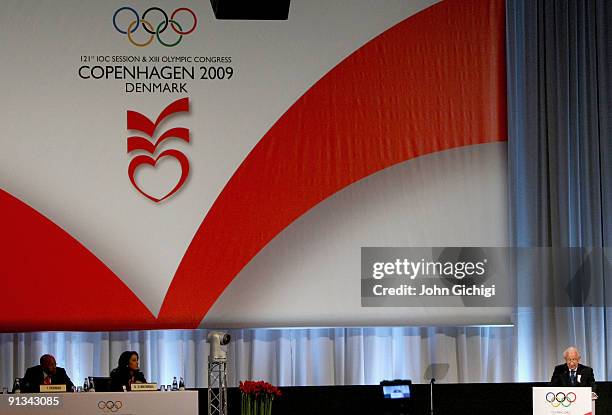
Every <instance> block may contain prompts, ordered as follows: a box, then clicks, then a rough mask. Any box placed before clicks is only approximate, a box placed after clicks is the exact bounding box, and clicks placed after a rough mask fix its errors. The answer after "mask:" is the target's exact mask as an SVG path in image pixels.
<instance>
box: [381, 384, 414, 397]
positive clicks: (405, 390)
mask: <svg viewBox="0 0 612 415" xmlns="http://www.w3.org/2000/svg"><path fill="white" fill-rule="evenodd" d="M383 393H384V395H385V399H406V398H410V385H390V386H387V385H385V386H383Z"/></svg>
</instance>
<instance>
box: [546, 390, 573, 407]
mask: <svg viewBox="0 0 612 415" xmlns="http://www.w3.org/2000/svg"><path fill="white" fill-rule="evenodd" d="M546 402H548V403H550V404H551V405H552V406H553V407H554V408H558V407H559V406H563V407H565V408H567V407H568V406H570V405H571V404H573V403H574V402H576V394H575V393H574V392H569V393H567V395H566V394H565V393H563V392H557V393H554V392H548V393H547V394H546Z"/></svg>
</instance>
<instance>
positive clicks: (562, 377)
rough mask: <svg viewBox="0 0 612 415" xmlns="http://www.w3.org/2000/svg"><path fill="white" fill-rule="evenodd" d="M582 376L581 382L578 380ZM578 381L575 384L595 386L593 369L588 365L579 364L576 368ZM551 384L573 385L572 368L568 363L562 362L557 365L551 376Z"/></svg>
mask: <svg viewBox="0 0 612 415" xmlns="http://www.w3.org/2000/svg"><path fill="white" fill-rule="evenodd" d="M578 378H580V382H578ZM576 382H577V384H576V385H575V386H590V387H593V386H595V376H594V375H593V369H591V368H590V367H588V366H585V365H581V364H579V365H578V367H577V368H576ZM550 385H551V386H572V383H571V381H570V370H569V368H568V367H567V364H562V365H559V366H556V367H555V370H554V372H553V374H552V377H551V378H550Z"/></svg>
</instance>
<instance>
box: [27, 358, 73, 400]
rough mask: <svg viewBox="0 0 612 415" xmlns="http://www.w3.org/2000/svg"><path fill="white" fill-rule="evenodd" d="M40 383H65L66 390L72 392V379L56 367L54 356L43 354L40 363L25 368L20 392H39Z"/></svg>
mask: <svg viewBox="0 0 612 415" xmlns="http://www.w3.org/2000/svg"><path fill="white" fill-rule="evenodd" d="M40 385H66V391H68V392H72V387H73V386H74V385H73V384H72V381H71V380H70V378H69V377H68V375H67V374H66V371H65V370H64V369H63V368H61V367H57V364H56V362H55V357H53V356H51V355H50V354H45V355H42V356H41V357H40V365H37V366H33V367H30V368H28V370H26V372H25V375H23V379H22V382H21V391H22V392H40Z"/></svg>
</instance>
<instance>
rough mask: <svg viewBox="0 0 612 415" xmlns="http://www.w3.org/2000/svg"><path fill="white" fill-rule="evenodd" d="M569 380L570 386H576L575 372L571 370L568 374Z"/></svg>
mask: <svg viewBox="0 0 612 415" xmlns="http://www.w3.org/2000/svg"><path fill="white" fill-rule="evenodd" d="M570 379H571V381H572V386H573V385H576V371H575V370H572V371H571V372H570Z"/></svg>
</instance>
